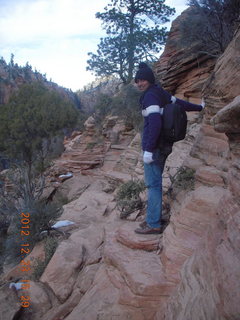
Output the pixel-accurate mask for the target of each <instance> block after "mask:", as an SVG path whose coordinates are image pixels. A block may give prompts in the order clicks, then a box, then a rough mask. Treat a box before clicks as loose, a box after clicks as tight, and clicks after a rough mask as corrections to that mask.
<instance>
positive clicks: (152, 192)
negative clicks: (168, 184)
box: [144, 149, 167, 228]
mask: <svg viewBox="0 0 240 320" xmlns="http://www.w3.org/2000/svg"><path fill="white" fill-rule="evenodd" d="M166 158H167V155H163V154H160V151H159V149H157V150H155V151H154V152H153V159H154V161H153V162H152V163H150V164H146V163H144V180H145V185H146V187H147V189H148V192H147V193H148V203H147V214H146V222H147V224H148V225H149V226H150V227H152V228H159V227H160V226H161V216H162V173H163V169H164V164H165V161H166Z"/></svg>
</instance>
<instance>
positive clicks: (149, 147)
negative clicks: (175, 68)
mask: <svg viewBox="0 0 240 320" xmlns="http://www.w3.org/2000/svg"><path fill="white" fill-rule="evenodd" d="M175 99H176V98H175V97H173V96H171V94H170V93H168V92H167V91H165V90H164V89H163V88H161V87H159V86H158V85H151V86H150V87H149V88H148V89H147V90H146V91H145V92H144V93H143V95H142V96H141V97H140V105H141V109H142V114H143V116H144V127H143V133H142V149H143V151H148V152H153V151H154V150H155V149H156V148H157V145H158V142H159V138H160V133H161V128H162V115H161V109H160V108H163V107H164V105H166V104H167V103H174V100H175ZM175 103H177V104H179V105H181V106H182V107H183V108H184V110H185V111H201V110H202V108H203V107H202V106H201V105H198V104H193V103H190V102H187V101H184V100H181V99H176V101H175Z"/></svg>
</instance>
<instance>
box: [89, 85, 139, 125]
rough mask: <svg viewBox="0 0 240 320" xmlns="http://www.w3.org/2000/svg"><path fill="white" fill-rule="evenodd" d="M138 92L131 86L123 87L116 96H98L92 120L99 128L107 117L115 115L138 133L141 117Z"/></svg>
mask: <svg viewBox="0 0 240 320" xmlns="http://www.w3.org/2000/svg"><path fill="white" fill-rule="evenodd" d="M140 94H141V93H140V92H139V91H138V90H137V89H136V87H135V86H134V85H132V84H128V85H125V86H123V87H122V88H121V90H120V91H119V92H118V94H115V95H114V96H110V95H107V94H102V93H100V94H99V97H98V99H97V100H98V103H97V104H95V105H94V111H95V112H94V118H95V120H96V123H97V125H98V126H99V127H101V126H102V122H103V121H104V119H105V118H106V116H107V115H109V114H111V115H116V116H119V117H120V118H121V119H123V120H124V121H125V124H126V125H127V126H129V127H132V128H134V129H135V130H137V131H139V130H140V127H141V124H142V115H141V112H140V110H139V97H140Z"/></svg>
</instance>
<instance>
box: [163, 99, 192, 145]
mask: <svg viewBox="0 0 240 320" xmlns="http://www.w3.org/2000/svg"><path fill="white" fill-rule="evenodd" d="M162 117H163V128H162V132H161V136H162V139H163V142H169V143H174V142H177V141H180V140H183V139H184V138H185V136H186V131H187V114H186V111H185V110H184V109H183V107H182V106H180V105H179V104H175V103H174V104H173V103H169V104H166V105H165V106H164V107H163V115H162Z"/></svg>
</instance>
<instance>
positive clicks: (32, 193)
mask: <svg viewBox="0 0 240 320" xmlns="http://www.w3.org/2000/svg"><path fill="white" fill-rule="evenodd" d="M9 172H10V174H9V175H8V176H7V181H8V183H6V182H5V183H4V184H3V186H2V188H0V214H1V216H2V219H1V220H3V218H4V217H5V219H6V222H7V225H8V226H9V228H8V235H7V239H6V243H5V257H6V258H7V259H8V261H9V262H14V263H16V262H18V261H19V260H20V258H21V259H24V257H25V254H22V253H21V244H22V243H27V244H28V246H27V248H28V250H26V251H28V252H26V254H27V253H29V251H31V250H32V248H33V247H34V245H35V244H36V242H37V241H39V240H40V233H41V232H42V231H43V230H48V229H49V228H50V227H51V225H52V224H53V222H54V221H55V220H56V219H57V218H58V217H59V215H60V214H61V212H62V207H61V206H60V205H57V204H55V203H53V202H52V203H47V202H46V200H45V199H42V198H41V195H42V191H43V189H44V182H43V181H42V179H41V177H33V176H32V175H31V176H29V171H28V170H27V169H26V168H19V167H18V168H17V169H15V170H13V171H11V170H9ZM9 182H10V183H9ZM9 184H10V190H8V188H9ZM7 187H8V188H7ZM24 216H25V217H26V219H25V222H26V223H25V224H23V220H22V219H23V218H24Z"/></svg>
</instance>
